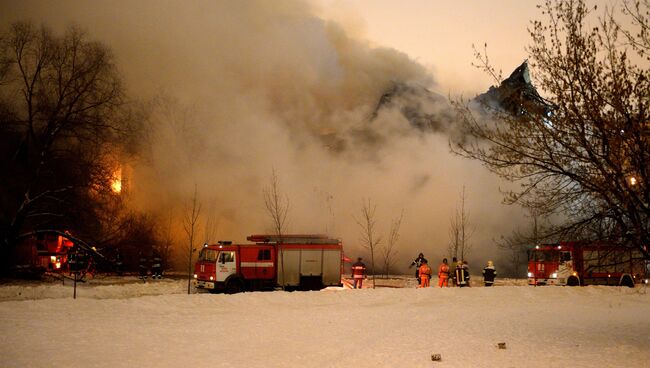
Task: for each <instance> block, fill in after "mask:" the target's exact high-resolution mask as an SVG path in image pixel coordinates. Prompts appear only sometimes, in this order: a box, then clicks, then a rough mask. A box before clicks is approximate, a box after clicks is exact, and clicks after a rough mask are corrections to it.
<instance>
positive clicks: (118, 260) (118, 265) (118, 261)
mask: <svg viewBox="0 0 650 368" xmlns="http://www.w3.org/2000/svg"><path fill="white" fill-rule="evenodd" d="M123 272H124V262H122V254H121V253H120V251H119V250H118V251H117V254H116V255H115V273H116V274H117V275H118V276H122V273H123Z"/></svg>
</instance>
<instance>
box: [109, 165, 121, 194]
mask: <svg viewBox="0 0 650 368" xmlns="http://www.w3.org/2000/svg"><path fill="white" fill-rule="evenodd" d="M111 180H112V182H111V189H112V190H113V192H114V193H116V194H119V193H120V192H121V191H122V169H117V170H115V172H114V173H113V178H112V179H111Z"/></svg>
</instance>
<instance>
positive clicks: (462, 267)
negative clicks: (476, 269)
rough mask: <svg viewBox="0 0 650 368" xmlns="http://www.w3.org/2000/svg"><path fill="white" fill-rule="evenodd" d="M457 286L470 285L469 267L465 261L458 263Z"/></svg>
mask: <svg viewBox="0 0 650 368" xmlns="http://www.w3.org/2000/svg"><path fill="white" fill-rule="evenodd" d="M456 285H458V287H465V286H470V285H469V266H468V265H467V263H465V262H464V261H462V260H460V261H458V265H457V266H456Z"/></svg>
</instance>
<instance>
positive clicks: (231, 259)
mask: <svg viewBox="0 0 650 368" xmlns="http://www.w3.org/2000/svg"><path fill="white" fill-rule="evenodd" d="M235 273H237V257H236V252H235V251H234V250H222V251H220V252H219V258H218V259H217V275H216V276H217V280H216V281H220V282H223V281H226V279H227V278H228V276H230V275H232V274H235Z"/></svg>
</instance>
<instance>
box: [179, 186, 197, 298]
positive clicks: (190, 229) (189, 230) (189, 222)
mask: <svg viewBox="0 0 650 368" xmlns="http://www.w3.org/2000/svg"><path fill="white" fill-rule="evenodd" d="M200 214H201V203H200V202H199V198H198V191H197V188H196V184H195V185H194V194H193V195H192V198H191V199H190V203H189V205H188V206H187V207H186V208H185V214H184V217H183V229H184V230H185V235H187V248H186V251H187V294H190V291H191V286H192V266H193V264H192V258H193V256H194V252H196V247H195V244H194V241H195V238H196V234H197V232H198V225H199V216H200Z"/></svg>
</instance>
